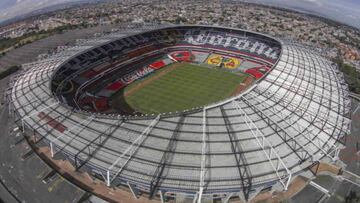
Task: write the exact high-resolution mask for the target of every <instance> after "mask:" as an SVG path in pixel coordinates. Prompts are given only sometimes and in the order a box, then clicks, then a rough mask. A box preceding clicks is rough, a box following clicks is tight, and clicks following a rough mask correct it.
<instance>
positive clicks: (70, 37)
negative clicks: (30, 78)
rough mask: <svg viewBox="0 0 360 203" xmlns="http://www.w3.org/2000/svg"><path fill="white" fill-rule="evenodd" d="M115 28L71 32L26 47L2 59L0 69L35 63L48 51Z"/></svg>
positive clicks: (101, 27)
mask: <svg viewBox="0 0 360 203" xmlns="http://www.w3.org/2000/svg"><path fill="white" fill-rule="evenodd" d="M114 28H116V26H114V25H109V26H98V27H92V28H86V29H81V30H80V29H76V30H70V31H67V32H65V33H62V34H56V35H53V36H50V37H48V38H45V39H41V40H38V41H36V42H33V43H31V44H27V45H24V46H22V47H20V48H17V49H13V50H11V51H9V52H8V53H7V54H6V55H5V56H4V57H1V58H0V69H1V70H3V69H6V68H8V67H10V66H13V65H21V64H24V63H29V62H32V61H35V60H36V59H37V56H38V55H40V54H43V53H47V51H48V50H53V49H55V48H56V47H58V46H64V45H72V44H74V43H75V42H76V40H77V39H86V38H89V37H93V36H94V34H95V33H102V32H108V31H111V30H112V29H114Z"/></svg>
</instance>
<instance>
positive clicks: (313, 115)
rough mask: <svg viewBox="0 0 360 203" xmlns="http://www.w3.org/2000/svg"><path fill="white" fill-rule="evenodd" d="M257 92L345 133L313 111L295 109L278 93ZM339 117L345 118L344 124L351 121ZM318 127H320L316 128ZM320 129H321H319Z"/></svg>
mask: <svg viewBox="0 0 360 203" xmlns="http://www.w3.org/2000/svg"><path fill="white" fill-rule="evenodd" d="M255 92H256V93H258V94H261V95H263V96H264V95H267V98H269V100H271V101H275V102H281V103H284V104H283V106H284V107H285V108H286V109H289V110H290V111H293V110H291V109H290V108H292V109H296V108H299V109H300V110H301V111H302V112H303V113H304V114H306V115H307V116H310V117H311V118H313V119H315V118H316V119H317V120H320V121H321V122H322V123H328V124H329V125H330V126H332V127H334V128H336V129H338V130H339V131H341V132H344V131H343V129H342V128H339V127H338V126H337V125H336V124H334V123H332V122H329V120H325V119H324V118H321V117H318V115H316V114H314V113H312V112H311V111H308V110H306V109H303V108H301V107H295V106H294V104H292V103H291V102H289V101H287V98H279V96H278V95H277V94H276V93H273V94H271V95H270V93H269V92H263V93H260V92H259V90H256V89H255ZM285 101H286V103H285ZM294 113H295V114H296V115H298V114H297V113H296V112H294ZM338 116H339V117H342V118H343V122H346V123H347V122H348V121H351V120H349V119H348V118H346V117H344V116H342V115H340V114H338ZM300 117H304V116H300ZM314 126H315V125H314ZM316 127H318V126H316ZM318 128H319V127H318ZM344 133H347V132H344Z"/></svg>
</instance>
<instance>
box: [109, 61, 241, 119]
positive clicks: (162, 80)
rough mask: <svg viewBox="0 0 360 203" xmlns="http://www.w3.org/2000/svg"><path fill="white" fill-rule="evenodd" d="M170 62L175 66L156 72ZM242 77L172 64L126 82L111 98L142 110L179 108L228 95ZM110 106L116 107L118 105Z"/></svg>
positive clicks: (158, 110)
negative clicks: (138, 78) (120, 90)
mask: <svg viewBox="0 0 360 203" xmlns="http://www.w3.org/2000/svg"><path fill="white" fill-rule="evenodd" d="M172 66H177V67H176V68H175V69H173V70H171V71H169V72H167V73H165V74H163V75H162V76H157V75H158V74H161V72H163V71H166V69H171V68H172ZM153 77H158V78H156V79H155V80H152V81H150V82H148V83H147V84H146V85H144V86H143V87H141V88H137V89H136V91H132V93H131V94H130V95H128V96H124V94H123V93H125V95H126V93H127V92H128V91H129V90H131V89H132V88H134V87H135V86H136V85H138V84H141V83H144V82H146V80H149V79H151V78H153ZM246 77H247V76H246V75H244V74H234V73H230V72H227V71H224V70H220V69H214V68H206V67H201V66H199V65H194V64H188V63H183V64H172V65H169V66H167V67H165V68H163V69H161V70H158V71H157V72H156V73H154V74H152V75H150V76H148V77H146V78H145V79H142V80H139V81H136V82H134V83H132V84H130V85H129V86H127V87H126V88H125V89H124V90H123V91H122V93H121V94H116V95H117V96H115V98H112V99H113V100H114V101H115V102H113V103H114V104H116V105H125V106H127V108H129V107H130V108H131V109H132V110H135V111H137V112H141V113H144V114H151V113H164V112H174V111H182V110H186V109H190V108H193V107H199V106H204V105H206V104H210V103H214V102H217V101H220V100H223V99H226V98H227V97H230V96H231V95H232V93H233V92H234V91H235V90H236V88H237V86H238V85H239V84H240V83H241V82H242V81H243V80H244V79H245V78H246ZM116 100H118V102H117V101H116ZM119 101H120V102H119ZM125 106H123V107H125ZM114 108H117V109H119V107H118V106H114ZM120 108H121V107H120Z"/></svg>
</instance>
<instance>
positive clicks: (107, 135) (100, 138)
mask: <svg viewBox="0 0 360 203" xmlns="http://www.w3.org/2000/svg"><path fill="white" fill-rule="evenodd" d="M123 124H124V123H123V120H119V122H118V123H117V125H116V126H113V125H112V126H110V127H109V128H108V129H107V130H105V131H104V132H103V133H101V134H100V135H99V136H97V137H96V138H94V139H93V140H91V141H90V142H89V143H88V144H87V145H86V146H84V147H83V148H82V149H81V150H79V151H78V153H76V154H75V156H74V162H75V170H79V169H80V168H81V167H82V166H83V165H85V164H86V163H87V162H88V161H89V160H90V159H91V158H92V157H94V155H95V154H96V152H97V151H99V149H100V148H101V147H102V146H103V144H104V143H105V142H106V141H107V140H108V139H109V138H110V137H111V136H112V134H113V133H114V132H115V131H116V130H117V129H119V127H121V126H122V125H123ZM103 137H105V138H104V139H103ZM93 145H94V146H93ZM86 149H88V153H87V154H86V153H84V154H86V155H87V158H86V159H85V160H80V159H79V155H80V154H81V153H83V152H84V151H85V150H86ZM79 162H81V163H79Z"/></svg>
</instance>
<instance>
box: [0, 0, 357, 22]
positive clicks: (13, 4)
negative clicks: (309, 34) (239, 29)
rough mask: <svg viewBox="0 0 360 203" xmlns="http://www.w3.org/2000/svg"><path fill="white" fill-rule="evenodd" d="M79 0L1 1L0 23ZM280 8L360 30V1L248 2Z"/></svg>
mask: <svg viewBox="0 0 360 203" xmlns="http://www.w3.org/2000/svg"><path fill="white" fill-rule="evenodd" d="M74 1H78V0H0V22H1V21H3V20H7V19H9V18H13V17H15V16H16V15H20V14H26V13H28V12H31V11H33V10H37V9H40V8H44V7H47V6H51V5H55V4H58V3H64V2H74ZM246 1H250V2H255V3H256V2H258V3H263V4H270V5H273V6H278V7H285V8H292V9H297V10H306V11H309V12H311V13H314V14H318V15H322V16H324V17H328V18H331V19H333V20H337V21H340V22H343V23H347V24H349V25H352V26H354V27H357V28H358V29H360V0H246Z"/></svg>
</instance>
